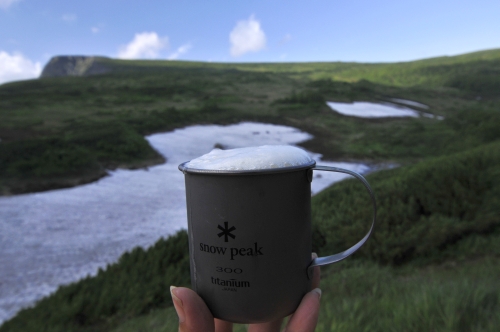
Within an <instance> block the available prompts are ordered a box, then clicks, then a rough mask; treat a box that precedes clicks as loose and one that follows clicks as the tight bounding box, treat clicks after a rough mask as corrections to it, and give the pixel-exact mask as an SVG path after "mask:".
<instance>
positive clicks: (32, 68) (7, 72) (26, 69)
mask: <svg viewBox="0 0 500 332" xmlns="http://www.w3.org/2000/svg"><path fill="white" fill-rule="evenodd" d="M41 72H42V65H41V64H40V62H33V61H31V60H30V59H28V58H26V57H24V56H23V55H22V54H21V53H13V54H12V55H11V54H9V53H7V52H4V51H0V84H2V83H5V82H10V81H18V80H25V79H30V78H36V77H38V76H40V73H41Z"/></svg>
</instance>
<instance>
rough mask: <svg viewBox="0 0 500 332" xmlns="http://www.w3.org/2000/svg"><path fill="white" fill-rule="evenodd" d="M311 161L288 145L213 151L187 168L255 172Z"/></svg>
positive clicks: (301, 151) (192, 161)
mask: <svg viewBox="0 0 500 332" xmlns="http://www.w3.org/2000/svg"><path fill="white" fill-rule="evenodd" d="M312 161H313V160H312V158H311V157H309V155H308V154H307V152H306V151H304V150H302V149H299V148H297V147H294V146H290V145H263V146H255V147H247V148H239V149H231V150H220V149H213V150H212V151H211V152H209V153H207V154H205V155H203V156H201V157H198V158H196V159H193V160H191V161H190V162H189V163H187V164H186V166H187V167H188V168H194V169H204V170H221V171H222V170H231V171H243V170H256V169H271V168H283V167H291V166H300V165H305V164H309V163H311V162H312Z"/></svg>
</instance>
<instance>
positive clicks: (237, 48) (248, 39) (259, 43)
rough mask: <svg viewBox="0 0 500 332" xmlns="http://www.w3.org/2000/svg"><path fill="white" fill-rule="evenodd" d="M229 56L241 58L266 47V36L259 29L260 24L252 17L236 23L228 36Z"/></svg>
mask: <svg viewBox="0 0 500 332" xmlns="http://www.w3.org/2000/svg"><path fill="white" fill-rule="evenodd" d="M229 41H230V42H231V55H232V56H234V57H238V56H241V55H243V54H245V53H248V52H257V51H260V50H261V49H263V48H264V47H265V46H266V35H265V34H264V31H263V30H262V29H261V28H260V22H259V21H257V20H256V19H255V18H254V16H253V15H252V16H250V18H249V19H248V20H243V21H238V23H237V24H236V26H235V27H234V29H233V31H231V33H230V34H229Z"/></svg>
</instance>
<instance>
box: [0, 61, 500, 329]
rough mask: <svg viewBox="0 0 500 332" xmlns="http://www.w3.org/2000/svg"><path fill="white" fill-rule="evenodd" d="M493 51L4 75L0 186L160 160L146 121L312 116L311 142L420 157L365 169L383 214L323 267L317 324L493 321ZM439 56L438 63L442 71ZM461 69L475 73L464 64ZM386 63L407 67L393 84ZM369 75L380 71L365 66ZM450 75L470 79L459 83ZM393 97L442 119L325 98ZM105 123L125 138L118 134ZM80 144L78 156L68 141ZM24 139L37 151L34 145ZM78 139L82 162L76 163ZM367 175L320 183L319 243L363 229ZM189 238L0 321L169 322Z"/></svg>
mask: <svg viewBox="0 0 500 332" xmlns="http://www.w3.org/2000/svg"><path fill="white" fill-rule="evenodd" d="M499 58H500V52H499V51H490V52H483V53H476V54H471V55H464V56H461V57H453V58H437V59H430V60H423V61H418V62H412V63H402V64H369V65H366V64H299V65H288V64H279V65H270V64H231V65H225V64H202V63H182V62H161V63H156V62H147V61H139V62H125V61H115V60H108V59H104V60H102V61H109V63H110V65H113V66H122V67H128V69H127V68H121V72H118V73H114V74H113V73H112V74H107V75H103V76H95V77H85V78H60V79H44V80H40V81H28V82H20V83H12V84H7V85H3V86H1V87H0V96H2V97H5V98H0V120H1V121H0V130H1V131H0V137H2V139H3V141H2V143H1V144H0V148H1V149H4V150H2V151H0V152H1V153H0V158H3V159H2V164H0V175H1V179H2V181H3V186H4V188H6V189H4V190H5V191H6V192H8V191H11V190H12V188H16V185H19V181H17V182H16V181H13V182H10V183H8V182H9V181H8V180H10V179H11V178H12V177H14V178H15V176H20V177H21V176H22V177H23V178H26V177H27V178H29V179H32V180H33V182H32V183H39V182H40V180H39V177H43V178H46V177H50V176H53V178H54V179H55V180H54V181H55V185H60V184H61V182H58V181H59V180H60V179H61V178H71V176H73V177H74V178H76V179H81V177H82V174H83V173H82V172H90V171H91V170H92V169H93V168H92V167H95V169H97V170H100V169H101V170H102V168H103V167H114V166H117V165H125V166H130V165H134V163H135V164H136V165H140V163H144V162H154V161H155V158H157V156H155V155H154V154H151V155H141V153H147V151H148V148H147V147H145V146H141V145H140V144H141V142H142V141H141V139H142V138H141V136H140V135H142V134H145V133H149V132H154V131H159V130H168V129H172V128H174V127H176V126H180V125H188V124H191V123H211V122H219V123H229V122H236V121H241V120H242V119H246V120H262V121H268V122H274V123H283V124H290V125H294V126H296V127H299V128H302V129H304V130H307V131H309V132H312V133H314V134H315V135H316V137H317V138H316V139H315V140H313V141H311V142H308V143H306V144H305V145H306V146H307V147H310V148H314V149H316V151H319V152H323V153H325V154H326V155H327V156H330V157H338V158H357V159H368V160H386V161H389V160H397V161H399V162H402V163H404V164H413V163H415V162H419V163H418V164H417V165H414V166H411V165H408V166H405V167H402V168H400V169H397V170H391V171H384V172H380V173H376V174H372V175H370V176H369V181H370V182H371V183H372V184H373V186H374V188H375V191H376V193H377V195H378V200H379V204H380V210H379V211H380V212H379V225H378V227H377V229H376V233H375V235H374V238H373V240H372V241H370V243H369V244H368V246H367V247H366V248H364V249H363V250H362V251H361V252H360V253H359V254H357V257H358V260H356V259H353V260H349V261H347V262H344V263H342V264H341V265H339V266H337V267H333V268H328V269H326V270H325V272H326V273H325V277H324V281H323V286H322V287H323V289H324V290H325V296H324V297H323V308H322V314H321V320H320V323H319V326H318V330H321V331H323V330H324V331H329V330H335V329H336V330H356V331H359V330H362V329H369V330H374V331H378V330H380V331H382V330H384V331H386V330H390V329H391V328H392V329H394V330H404V329H405V328H408V327H411V328H410V329H409V330H412V331H413V330H415V331H420V330H421V331H424V330H425V331H428V330H431V327H432V328H433V329H434V330H436V331H439V330H443V331H453V330H457V331H458V330H464V331H465V330H467V331H468V330H477V331H480V330H481V331H482V330H484V331H493V330H494V327H495V326H498V322H499V317H498V312H500V310H499V309H500V307H499V303H500V302H499V299H500V293H499V289H500V287H499V284H498V281H497V279H496V276H497V275H498V268H497V266H498V259H499V256H500V247H499V246H498V243H499V241H498V240H499V237H500V234H499V231H500V230H499V224H500V220H499V218H498V216H499V215H500V211H499V207H500V203H499V202H498V197H500V185H499V182H498V179H500V176H499V175H500V173H499V169H498V165H500V160H499V158H500V156H499V153H498V151H500V146H498V143H495V142H498V139H499V133H500V130H499V128H498V127H499V126H500V120H499V113H500V112H499V104H498V103H499V100H498V97H499V95H498V94H494V93H493V94H488V93H486V94H482V96H483V98H482V99H481V100H479V101H478V100H476V96H477V92H478V90H477V89H479V90H480V91H486V92H487V91H489V89H490V88H491V87H493V88H494V87H495V86H496V85H495V84H497V83H498V80H499V78H496V79H493V80H490V78H491V73H497V70H498V59H499ZM436 66H437V67H436ZM438 67H440V68H444V69H443V70H442V71H440V72H439V71H438V72H437V73H436V72H435V70H436V68H438ZM270 68H271V69H272V70H271V69H270ZM425 68H431V69H429V70H423V69H425ZM485 68H486V69H485ZM478 72H479V73H478ZM332 73H337V74H338V73H341V74H342V75H344V76H338V77H336V78H337V79H341V80H342V81H344V82H339V81H331V80H325V79H320V78H324V77H334V76H328V75H333V74H332ZM464 73H468V74H467V75H468V77H469V78H468V79H467V80H463V79H460V80H459V79H457V77H458V78H460V77H462V76H460V75H463V74H464ZM337 74H335V75H337ZM389 74H391V75H389ZM321 75H323V76H321ZM325 75H326V76H325ZM338 75H340V74H338ZM349 75H351V76H349ZM384 75H385V76H384ZM388 75H389V76H391V77H400V78H401V80H400V79H398V80H396V81H395V83H393V84H394V85H387V84H388V82H387V77H389V76H388ZM398 75H399V76H398ZM412 75H413V76H412ZM485 75H486V76H485ZM497 76H498V75H497ZM412 77H413V78H412ZM485 77H486V78H485ZM493 77H494V75H493ZM361 78H362V79H367V78H369V79H370V80H371V81H372V82H367V81H360V82H356V81H357V80H359V79H361ZM402 78H404V80H409V82H410V83H405V82H403V81H402ZM457 80H458V81H459V82H461V85H457V84H455V85H453V82H457ZM350 82H354V83H350ZM422 82H424V83H425V84H424V83H422ZM471 82H472V83H471ZM388 97H399V98H407V99H412V100H417V101H420V102H424V103H427V104H429V105H430V106H431V107H432V108H431V111H432V112H435V113H437V114H440V115H444V116H445V117H446V119H445V120H443V121H435V120H431V119H425V118H422V119H404V120H389V121H381V120H361V119H355V118H349V117H343V116H339V115H336V114H334V113H332V112H331V111H329V110H328V109H327V108H326V107H325V106H324V103H323V101H324V100H326V99H333V100H380V99H384V98H388ZM102 128H106V129H110V130H111V132H112V133H113V134H112V136H113V137H116V138H117V139H118V141H115V142H113V144H112V146H113V148H112V149H111V148H110V146H109V145H106V144H105V143H106V142H107V140H108V139H109V136H106V135H109V132H108V131H107V130H103V129H102ZM89 132H90V135H89V134H88V133H89ZM4 138H5V139H4ZM133 142H136V143H133ZM30 144H31V145H30ZM134 146H136V147H137V150H136V152H131V151H134V150H130V148H131V147H134ZM77 148H79V149H82V150H79V151H78V153H77V154H75V155H74V156H73V157H74V158H73V157H72V155H71V153H69V152H68V151H74V150H75V149H77ZM465 150H468V151H465ZM5 151H7V152H9V151H11V152H10V154H8V153H5ZM40 151H41V152H40ZM460 151H465V152H461V153H458V154H457V152H460ZM25 152H26V155H28V156H31V154H35V156H36V157H33V158H32V159H31V161H30V159H26V158H25V157H23V153H25ZM36 153H41V154H42V156H44V158H45V159H44V158H40V156H38V155H36ZM46 153H47V154H48V156H46V155H45V154H46ZM54 153H55V156H54ZM68 154H69V156H68ZM82 155H84V156H87V158H88V160H89V163H88V164H83V166H80V167H81V168H80V169H79V168H78V167H77V166H78V165H80V164H78V163H79V162H80V161H81V159H80V157H81V156H82ZM5 156H10V157H9V158H11V159H8V158H5ZM20 156H21V158H20ZM437 156H441V157H437ZM16 158H17V159H16ZM23 158H24V159H23ZM72 158H73V159H72ZM6 160H7V162H5V161H6ZM20 160H21V166H23V163H24V168H23V167H19V165H18V164H16V162H17V163H18V162H19V161H20ZM40 160H42V161H43V162H42V163H40ZM61 160H63V161H65V162H66V163H67V164H65V163H62V164H61ZM156 161H157V159H156ZM72 163H73V164H72ZM74 163H76V165H75V164H74ZM12 165H14V166H12ZM61 165H62V166H61ZM65 165H66V166H65ZM48 166H50V167H48ZM68 169H69V170H72V171H75V170H76V172H75V173H73V174H69V173H67V172H66V173H65V171H67V170H68ZM47 170H48V172H49V173H44V172H47ZM54 170H55V171H54ZM57 170H59V172H60V173H57V172H56V171H57ZM89 170H90V171H89ZM16 172H21V173H16ZM23 172H24V173H23ZM30 172H31V173H30ZM37 172H41V173H39V174H37ZM50 172H52V173H50ZM16 174H17V175H16ZM40 174H42V175H40ZM47 174H49V175H47ZM51 174H52V175H51ZM96 174H98V173H96ZM13 175H14V176H13ZM37 176H38V178H37ZM6 179H7V180H6ZM422 179H425V181H422ZM18 188H19V187H18ZM24 188H27V187H24ZM28 189H29V187H28ZM35 189H36V188H35ZM38 189H40V187H38ZM41 189H43V188H41ZM358 190H359V191H361V190H362V188H360V187H358V186H357V185H356V184H355V183H354V182H352V181H347V182H344V183H341V184H339V185H337V186H334V187H333V188H330V189H329V190H327V191H325V192H323V193H322V194H320V195H318V196H317V197H315V198H314V200H313V212H314V215H313V218H314V229H315V231H314V243H315V246H316V248H315V250H317V251H318V252H319V253H320V254H326V253H329V252H332V251H335V250H340V249H342V248H344V247H345V246H346V245H347V244H348V243H351V242H353V241H350V240H351V239H354V238H357V237H359V235H360V234H361V233H362V232H363V231H364V227H365V221H366V219H367V213H368V212H367V211H364V210H362V209H361V210H360V209H359V208H358V207H359V206H360V205H363V204H364V202H363V196H362V195H357V194H356V193H357V192H358ZM350 207H352V208H350ZM353 211H356V212H355V213H354V212H353ZM185 246H186V239H185V235H184V234H182V233H181V234H179V235H178V236H177V237H175V238H172V239H169V240H166V241H165V240H161V241H159V242H158V243H157V244H156V245H155V246H154V247H152V248H150V249H149V250H148V251H147V252H146V253H145V252H144V251H142V250H135V251H133V252H132V253H130V254H126V255H124V256H123V257H122V258H121V259H120V262H119V263H117V264H114V265H112V266H110V267H108V268H107V269H106V270H105V271H101V272H100V273H99V274H98V276H96V277H93V278H87V279H85V280H82V281H81V282H78V283H75V284H72V285H69V286H65V287H61V288H60V289H59V290H58V291H57V292H56V293H55V294H54V295H52V296H50V297H48V298H46V299H44V300H43V301H41V302H40V303H39V304H38V305H37V306H35V307H34V308H33V309H28V310H24V311H22V312H21V313H20V314H19V315H17V316H16V317H15V318H14V319H12V320H11V321H9V322H7V323H6V324H4V325H2V326H1V327H0V331H2V332H3V331H109V330H112V329H116V331H138V330H144V329H147V328H148V327H149V326H151V330H154V328H158V329H159V328H160V327H162V326H163V327H165V328H166V326H170V327H171V328H172V330H175V323H172V320H175V314H174V313H173V312H172V309H171V308H169V306H170V305H171V303H170V300H169V297H168V290H167V289H168V286H169V285H170V284H176V285H183V284H187V283H188V280H187V275H186V272H187V265H186V264H187V261H186V259H187V256H186V255H187V253H186V250H185V248H184V247H185ZM389 266H394V267H389ZM373 276H376V278H372V277H373ZM394 308H396V309H394ZM162 324H163V325H162ZM476 325H477V326H476ZM480 325H483V326H480Z"/></svg>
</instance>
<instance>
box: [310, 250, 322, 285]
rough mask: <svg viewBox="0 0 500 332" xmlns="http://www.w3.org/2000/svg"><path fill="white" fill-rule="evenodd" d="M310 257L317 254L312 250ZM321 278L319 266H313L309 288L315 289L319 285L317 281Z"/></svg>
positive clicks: (315, 256)
mask: <svg viewBox="0 0 500 332" xmlns="http://www.w3.org/2000/svg"><path fill="white" fill-rule="evenodd" d="M312 258H313V259H315V258H318V255H317V254H316V253H315V252H313V253H312ZM320 279H321V270H320V268H319V266H315V267H313V276H312V283H311V289H315V288H318V287H319V281H320Z"/></svg>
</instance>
